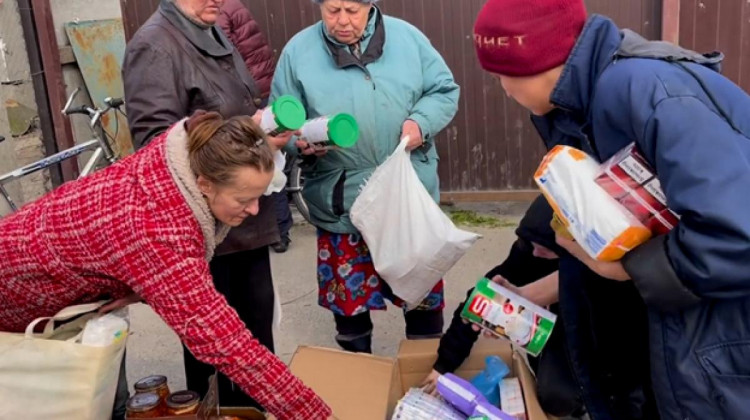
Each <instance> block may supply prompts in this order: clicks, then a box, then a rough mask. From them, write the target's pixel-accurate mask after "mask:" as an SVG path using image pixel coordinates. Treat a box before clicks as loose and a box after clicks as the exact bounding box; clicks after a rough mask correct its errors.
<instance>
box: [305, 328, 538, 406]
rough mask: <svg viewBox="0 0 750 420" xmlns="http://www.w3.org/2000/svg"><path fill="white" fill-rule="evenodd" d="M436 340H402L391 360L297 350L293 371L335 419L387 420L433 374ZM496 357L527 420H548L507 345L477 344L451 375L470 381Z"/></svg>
mask: <svg viewBox="0 0 750 420" xmlns="http://www.w3.org/2000/svg"><path fill="white" fill-rule="evenodd" d="M438 344H439V340H437V339H435V340H418V341H417V340H405V341H403V342H401V347H400V349H399V352H398V355H397V357H396V358H395V359H391V358H387V357H378V356H372V355H368V354H355V353H347V352H342V351H339V350H333V349H326V348H319V347H300V348H298V349H297V352H296V353H295V355H294V357H293V359H292V362H291V370H292V373H294V374H295V375H296V376H297V377H299V378H300V379H302V381H304V383H305V384H306V385H307V386H309V387H310V388H312V389H313V390H314V391H315V392H316V393H317V394H318V395H320V397H321V398H323V400H325V401H326V403H328V405H329V406H331V408H332V409H333V412H334V415H335V416H336V417H337V418H338V419H339V420H384V419H390V418H391V415H392V413H393V410H394V408H395V407H396V405H397V403H398V401H399V399H400V398H401V397H402V396H403V395H404V394H405V393H406V392H408V391H409V389H411V388H413V387H418V386H419V385H420V384H421V382H422V381H423V380H424V379H425V378H426V377H427V375H428V374H429V373H430V372H431V371H432V366H433V364H434V363H435V360H436V359H437V348H438ZM491 355H496V356H499V357H500V358H502V359H503V361H505V363H507V364H508V366H509V367H510V370H511V371H510V375H508V376H509V377H516V378H518V380H519V382H520V384H521V389H522V392H523V402H524V404H525V406H526V419H527V420H548V417H547V415H546V414H545V413H544V411H542V408H541V407H540V406H539V401H538V400H537V397H536V386H535V382H534V377H533V375H532V373H531V371H530V370H529V368H528V365H527V364H526V361H525V359H524V357H525V356H523V355H521V354H519V353H517V352H514V351H513V350H512V348H511V345H510V343H508V342H507V341H501V340H492V339H480V340H479V341H477V343H476V344H475V345H474V348H473V349H472V352H471V355H470V356H469V358H468V359H467V360H466V361H465V362H464V364H463V365H461V367H460V368H459V369H458V370H457V371H456V372H455V373H456V375H458V376H460V377H462V378H465V379H469V378H471V377H473V376H475V375H477V374H478V373H479V372H481V371H482V370H483V369H484V367H485V359H486V357H487V356H491Z"/></svg>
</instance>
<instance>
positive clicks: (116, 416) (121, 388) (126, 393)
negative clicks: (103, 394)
mask: <svg viewBox="0 0 750 420" xmlns="http://www.w3.org/2000/svg"><path fill="white" fill-rule="evenodd" d="M126 356H127V351H125V352H123V354H122V363H120V378H119V379H118V381H117V391H116V393H115V404H114V407H113V408H112V420H125V414H127V406H126V405H127V402H128V398H130V389H129V388H128V375H127V368H126V367H125V357H126Z"/></svg>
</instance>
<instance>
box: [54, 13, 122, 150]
mask: <svg viewBox="0 0 750 420" xmlns="http://www.w3.org/2000/svg"><path fill="white" fill-rule="evenodd" d="M50 6H51V8H52V17H53V20H54V25H55V28H54V29H55V35H56V36H57V42H58V44H59V46H60V47H64V46H67V45H70V41H69V40H68V36H67V35H66V34H65V27H64V25H65V23H67V22H75V21H86V20H100V19H119V18H120V17H121V13H120V1H119V0H96V2H92V1H91V0H51V1H50ZM63 78H64V80H65V85H66V89H67V93H68V94H70V93H71V92H73V91H74V90H75V89H76V88H77V87H80V88H81V93H79V95H78V97H77V98H76V101H77V102H76V103H79V104H83V103H88V104H89V105H90V104H91V101H90V97H89V93H88V90H86V85H85V83H84V81H83V77H82V76H81V73H80V71H79V70H78V66H77V65H75V64H69V65H64V66H63ZM52 111H53V112H55V111H56V110H52ZM70 121H71V124H72V126H73V135H74V136H75V139H76V142H79V143H80V142H83V141H86V140H89V139H90V138H91V129H90V128H89V126H88V119H86V117H84V116H82V115H75V116H73V117H72V118H71V120H70ZM87 157H88V155H87V154H86V155H83V156H82V157H81V159H82V160H83V159H86V158H87Z"/></svg>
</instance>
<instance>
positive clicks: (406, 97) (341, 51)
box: [271, 0, 459, 353]
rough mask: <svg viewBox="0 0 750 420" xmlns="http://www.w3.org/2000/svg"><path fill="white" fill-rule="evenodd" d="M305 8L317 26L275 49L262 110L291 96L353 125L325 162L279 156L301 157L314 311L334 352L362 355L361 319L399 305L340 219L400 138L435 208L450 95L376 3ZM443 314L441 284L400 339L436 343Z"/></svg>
mask: <svg viewBox="0 0 750 420" xmlns="http://www.w3.org/2000/svg"><path fill="white" fill-rule="evenodd" d="M313 1H314V2H315V3H317V4H319V5H320V9H321V13H322V17H323V19H322V21H321V22H319V23H317V24H315V25H313V26H311V27H308V28H306V29H304V30H303V31H301V32H300V33H298V34H297V35H295V36H294V37H293V38H292V39H291V40H290V41H289V43H288V44H287V45H286V47H285V48H284V50H283V52H282V53H281V57H280V59H279V63H278V66H277V68H276V74H275V76H274V80H273V84H272V87H271V100H273V99H275V98H277V97H279V96H281V95H293V96H295V97H297V98H299V99H300V100H301V101H302V102H303V104H304V105H305V108H306V110H307V113H308V117H309V118H313V117H318V116H325V115H332V114H336V113H340V112H345V113H349V114H352V115H353V116H354V117H355V118H356V120H357V122H358V123H359V127H360V137H359V141H358V142H357V143H356V145H354V146H353V147H351V148H347V149H336V150H329V151H328V152H327V153H325V152H321V151H315V149H314V147H309V145H308V144H307V143H306V142H304V139H300V141H298V142H296V145H295V146H296V147H294V148H293V149H294V150H292V149H289V150H288V151H289V152H291V153H296V152H297V151H298V150H299V149H303V150H304V152H303V153H305V154H308V155H310V157H309V158H308V159H306V160H307V161H309V162H310V165H309V166H308V167H307V168H306V170H305V189H304V191H303V194H304V198H305V200H306V201H307V204H308V206H309V208H310V214H311V216H312V219H313V222H314V224H315V225H316V226H317V228H318V284H319V303H320V305H321V306H323V307H325V308H328V309H329V310H330V311H331V312H333V314H334V319H335V322H336V330H337V332H338V335H337V336H336V341H337V342H338V343H339V345H340V346H341V347H342V348H344V349H345V350H349V351H357V352H368V353H369V352H371V347H372V339H371V337H372V329H373V325H372V321H371V319H370V311H371V310H383V309H385V308H386V305H385V301H386V300H390V301H391V302H393V303H394V304H395V305H397V306H401V307H404V303H403V301H401V300H400V299H399V298H398V296H394V295H393V293H392V292H391V290H390V289H389V287H388V286H387V284H385V282H383V281H382V279H381V278H380V277H379V276H378V274H377V273H376V272H375V269H374V267H373V264H372V258H371V256H370V252H369V251H368V249H367V244H365V243H364V241H363V240H362V237H361V236H360V234H359V232H357V229H356V228H355V227H354V226H353V225H352V222H351V220H350V219H349V209H350V208H351V206H352V203H353V202H354V200H355V199H356V198H357V194H358V192H359V189H360V187H361V186H362V185H363V184H364V183H365V180H366V179H367V178H368V177H369V176H370V175H371V174H372V172H373V171H374V170H375V168H376V167H377V166H378V165H380V164H381V163H383V162H384V161H385V160H386V158H387V157H388V156H389V155H390V154H391V153H392V152H393V151H394V150H395V149H396V146H397V145H398V143H399V141H400V140H401V139H402V138H404V137H406V136H408V137H409V139H410V140H409V146H408V149H409V150H411V160H412V163H413V164H414V168H415V169H416V171H417V174H418V175H419V179H420V180H421V181H422V183H423V184H424V186H425V188H427V191H429V193H430V194H431V195H432V197H433V198H434V199H435V200H436V201H437V200H438V199H439V195H440V193H439V185H438V174H437V165H438V155H437V151H436V148H435V145H434V139H435V136H436V135H437V134H438V132H440V130H442V129H443V128H445V126H447V125H448V123H449V122H450V121H451V120H452V119H453V117H454V115H455V114H456V111H457V109H458V98H459V87H458V85H457V84H456V83H455V81H454V79H453V75H452V74H451V71H450V69H449V68H448V66H447V65H446V64H445V61H444V60H443V58H442V57H441V56H440V54H439V53H438V52H437V51H436V50H435V48H433V47H432V45H431V44H430V42H429V40H428V39H427V38H426V37H425V36H424V34H422V33H421V32H420V31H419V30H418V29H416V28H415V27H414V26H412V25H410V24H409V23H407V22H404V21H402V20H399V19H396V18H393V17H390V16H385V15H383V13H382V12H381V11H380V10H379V9H378V8H377V7H376V6H375V5H374V4H373V3H375V2H376V1H377V0H313ZM313 152H315V154H314V155H312V153H313ZM384 199H385V198H384ZM383 228H384V229H387V228H388V227H387V226H384V227H383ZM442 311H443V284H442V281H441V282H439V283H438V284H436V285H435V287H434V289H433V290H432V292H431V293H430V295H429V296H428V297H427V298H426V299H425V300H424V301H423V302H422V304H420V305H419V307H417V308H416V309H414V310H411V311H408V312H405V319H406V335H407V337H409V338H412V339H414V338H431V337H437V336H439V335H440V334H441V333H442V329H443V315H442Z"/></svg>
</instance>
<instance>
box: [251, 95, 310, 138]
mask: <svg viewBox="0 0 750 420" xmlns="http://www.w3.org/2000/svg"><path fill="white" fill-rule="evenodd" d="M306 119H307V112H306V111H305V107H304V106H302V102H300V101H299V99H297V98H295V97H294V96H289V95H284V96H279V97H278V98H277V99H276V100H275V101H274V102H273V103H272V104H271V105H269V106H267V107H266V108H265V109H263V114H262V116H261V119H260V128H261V129H263V131H265V132H266V134H268V135H269V136H272V137H274V136H278V135H279V134H281V133H283V132H285V131H294V130H299V129H300V127H302V126H303V125H304V124H305V120H306Z"/></svg>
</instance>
